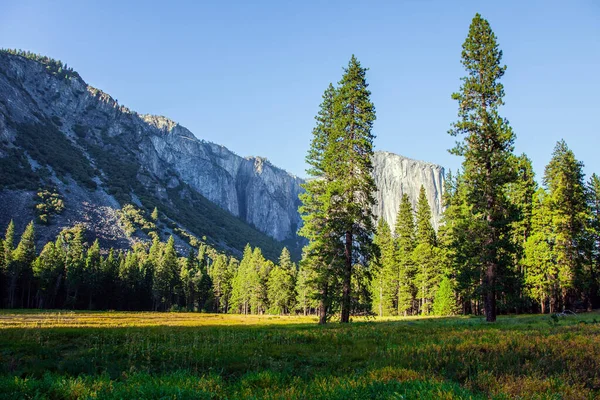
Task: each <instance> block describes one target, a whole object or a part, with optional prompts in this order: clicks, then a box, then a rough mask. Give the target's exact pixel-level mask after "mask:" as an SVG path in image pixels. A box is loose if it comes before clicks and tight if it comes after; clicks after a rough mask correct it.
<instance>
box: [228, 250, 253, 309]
mask: <svg viewBox="0 0 600 400" xmlns="http://www.w3.org/2000/svg"><path fill="white" fill-rule="evenodd" d="M253 267H254V263H253V253H252V248H251V247H250V245H249V244H247V245H246V247H245V248H244V254H243V256H242V261H241V262H240V265H239V267H238V269H237V271H236V273H235V276H234V278H233V281H232V284H231V307H230V308H229V312H231V313H241V314H248V313H249V312H250V298H251V293H252V286H251V285H252V281H253V280H254V277H253V275H254V274H255V273H256V269H255V268H253Z"/></svg>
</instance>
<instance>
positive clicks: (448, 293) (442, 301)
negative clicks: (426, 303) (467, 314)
mask: <svg viewBox="0 0 600 400" xmlns="http://www.w3.org/2000/svg"><path fill="white" fill-rule="evenodd" d="M456 309H457V307H456V300H455V298H454V291H453V290H452V282H451V281H450V279H449V278H448V277H446V276H445V277H443V278H442V280H441V282H440V285H439V287H438V289H437V291H436V293H435V300H434V302H433V314H434V315H440V316H447V315H454V314H456Z"/></svg>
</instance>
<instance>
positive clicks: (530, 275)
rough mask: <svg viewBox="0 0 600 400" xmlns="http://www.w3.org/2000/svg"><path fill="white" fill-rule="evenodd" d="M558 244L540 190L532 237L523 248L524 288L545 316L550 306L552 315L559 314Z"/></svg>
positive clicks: (545, 196)
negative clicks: (557, 309)
mask: <svg viewBox="0 0 600 400" xmlns="http://www.w3.org/2000/svg"><path fill="white" fill-rule="evenodd" d="M555 242H556V238H555V231H554V225H553V221H552V205H551V201H550V197H549V196H548V193H547V192H546V190H545V189H543V188H540V189H538V190H537V191H536V193H535V195H534V201H533V208H532V217H531V234H530V235H529V237H528V238H527V241H526V242H525V246H524V259H523V264H524V265H525V273H524V278H525V288H526V290H527V293H528V295H529V296H530V297H531V298H533V299H534V300H536V301H537V302H538V303H539V304H540V307H541V311H542V313H545V312H546V309H547V308H546V307H547V305H548V302H549V305H550V312H556V306H557V303H556V298H557V296H558V291H559V285H558V270H557V266H556V257H555V253H554V244H555Z"/></svg>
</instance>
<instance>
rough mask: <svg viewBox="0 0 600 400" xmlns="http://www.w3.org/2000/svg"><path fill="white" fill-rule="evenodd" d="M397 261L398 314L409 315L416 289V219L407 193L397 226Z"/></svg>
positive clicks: (399, 212)
mask: <svg viewBox="0 0 600 400" xmlns="http://www.w3.org/2000/svg"><path fill="white" fill-rule="evenodd" d="M394 235H395V242H396V263H397V264H398V300H397V310H398V315H407V314H408V313H409V312H411V311H412V310H413V306H414V299H415V295H416V290H415V282H414V279H415V268H414V262H413V259H412V253H413V251H414V249H415V219H414V215H413V208H412V204H411V203H410V199H409V197H408V195H407V194H406V193H404V194H403V195H402V199H401V200H400V207H399V208H398V216H397V217H396V227H395V229H394Z"/></svg>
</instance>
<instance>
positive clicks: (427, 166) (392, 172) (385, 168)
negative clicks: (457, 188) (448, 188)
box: [373, 151, 444, 229]
mask: <svg viewBox="0 0 600 400" xmlns="http://www.w3.org/2000/svg"><path fill="white" fill-rule="evenodd" d="M373 175H374V178H375V184H376V185H377V193H376V195H375V198H376V199H377V206H376V207H375V214H376V215H377V216H379V217H381V216H382V217H383V218H384V219H385V220H386V221H387V222H388V223H389V224H390V226H391V227H392V229H393V227H394V226H395V224H396V217H397V214H398V207H399V206H400V199H401V198H402V195H403V194H404V193H406V194H408V197H409V198H410V200H411V202H412V205H413V209H416V205H417V199H418V198H419V191H420V190H421V185H423V187H425V191H426V193H427V200H429V205H430V206H431V214H432V223H433V226H434V227H435V228H436V229H437V228H438V227H439V224H440V220H441V217H442V211H443V206H442V192H443V188H444V168H442V167H440V166H439V165H435V164H431V163H427V162H423V161H417V160H411V159H410V158H406V157H403V156H400V155H397V154H393V153H389V152H387V151H378V152H375V156H374V157H373Z"/></svg>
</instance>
